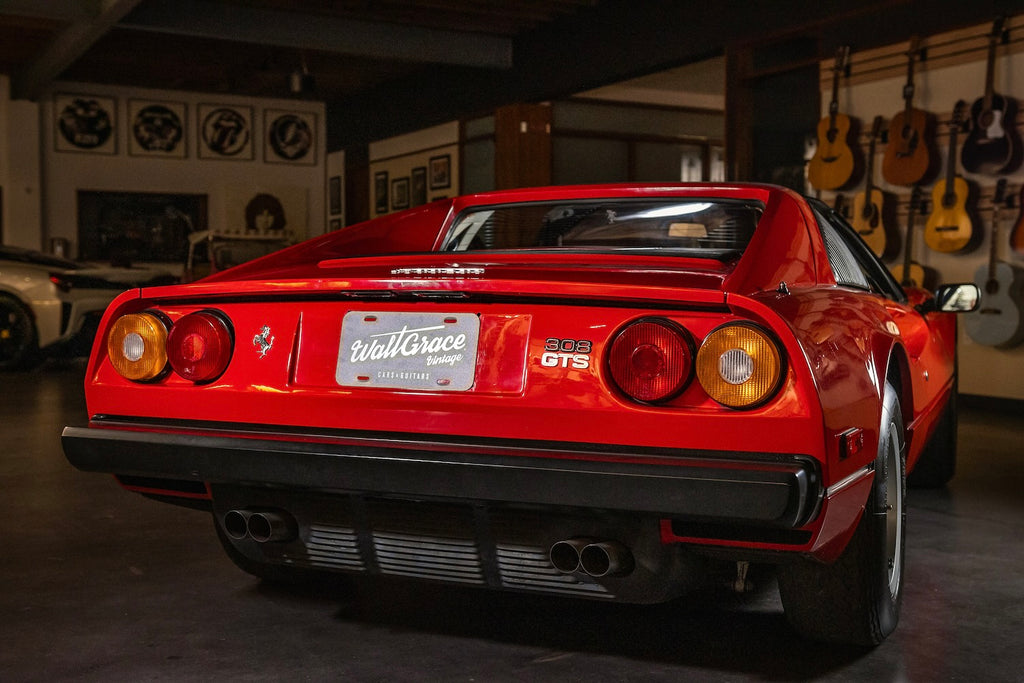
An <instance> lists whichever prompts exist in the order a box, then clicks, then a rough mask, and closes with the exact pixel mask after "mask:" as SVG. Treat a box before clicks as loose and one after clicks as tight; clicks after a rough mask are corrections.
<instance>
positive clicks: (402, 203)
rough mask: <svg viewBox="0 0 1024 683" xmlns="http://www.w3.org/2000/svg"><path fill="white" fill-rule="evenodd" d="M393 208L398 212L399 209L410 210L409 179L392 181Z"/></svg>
mask: <svg viewBox="0 0 1024 683" xmlns="http://www.w3.org/2000/svg"><path fill="white" fill-rule="evenodd" d="M391 208H392V209H394V210H396V211H398V210H399V209H408V208H409V177H408V176H406V177H404V178H395V179H394V180H392V181H391Z"/></svg>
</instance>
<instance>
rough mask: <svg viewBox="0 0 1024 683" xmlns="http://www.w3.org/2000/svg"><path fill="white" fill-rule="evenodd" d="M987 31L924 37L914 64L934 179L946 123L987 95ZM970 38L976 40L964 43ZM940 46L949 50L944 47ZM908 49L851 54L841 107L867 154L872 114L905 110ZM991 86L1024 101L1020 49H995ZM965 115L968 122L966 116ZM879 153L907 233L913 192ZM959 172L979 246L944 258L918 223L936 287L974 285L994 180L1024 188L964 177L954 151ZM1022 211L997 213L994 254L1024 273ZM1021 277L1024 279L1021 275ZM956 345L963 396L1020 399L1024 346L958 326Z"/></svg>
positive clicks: (985, 245)
mask: <svg viewBox="0 0 1024 683" xmlns="http://www.w3.org/2000/svg"><path fill="white" fill-rule="evenodd" d="M1014 21H1015V22H1016V24H1024V16H1021V17H1016V18H1015V19H1014ZM1019 28H1020V27H1018V28H1017V29H1016V30H1019ZM989 30H990V26H989V25H983V26H977V27H973V28H972V29H965V30H963V31H958V32H954V33H951V34H944V35H942V36H931V37H925V38H924V45H925V46H928V45H933V46H936V47H934V48H930V49H929V52H928V54H929V60H928V62H926V63H925V64H923V65H919V66H918V69H917V71H916V74H915V79H914V85H915V93H914V99H913V105H914V106H915V107H917V108H919V109H924V110H925V111H929V112H932V113H934V114H935V115H936V117H937V119H938V121H939V122H940V125H939V127H938V135H937V140H938V148H939V149H938V152H939V155H940V157H941V159H942V162H943V168H942V170H941V171H940V172H939V174H938V176H937V178H938V179H943V178H944V177H945V173H946V168H945V161H946V159H947V151H948V144H947V142H948V127H947V125H945V124H947V123H948V122H949V121H950V119H951V118H952V113H953V108H954V105H955V104H956V102H957V101H958V100H965V101H966V103H967V105H968V107H969V106H970V105H971V103H973V102H974V101H975V100H976V99H978V98H980V97H981V96H982V95H983V94H984V90H985V72H986V47H987V39H986V35H987V34H988V33H989ZM968 34H970V35H971V36H973V37H972V38H970V39H968V38H965V36H967V35H968ZM960 40H964V41H965V44H966V46H967V47H968V48H969V49H971V50H972V52H971V53H970V54H971V56H970V57H968V58H966V59H967V61H964V60H965V58H964V57H963V56H960V57H958V56H957V55H956V54H955V53H956V51H957V49H958V48H957V47H956V46H957V45H958V44H959V43H957V42H956V41H960ZM943 45H948V46H949V47H942V46H943ZM906 49H907V46H906V45H905V44H904V45H899V46H891V47H889V48H880V49H878V50H874V51H871V52H869V53H865V54H858V53H854V54H852V55H851V57H850V64H851V70H852V77H851V78H850V79H849V80H845V81H844V85H843V87H842V88H841V89H840V93H839V109H840V111H841V112H843V113H846V114H848V115H850V116H851V117H856V118H858V119H859V120H860V121H861V124H862V128H863V129H864V130H863V133H862V135H861V139H860V143H861V146H862V148H864V149H865V150H866V148H867V144H868V142H867V138H868V137H869V134H870V130H871V123H872V120H873V119H874V117H875V116H876V115H882V116H884V117H885V122H886V126H887V125H888V121H889V119H890V118H891V117H892V116H893V115H895V114H896V113H897V112H900V111H902V110H903V107H904V100H903V86H904V84H905V83H906V64H907V62H906V58H905V56H904V52H905V51H906ZM944 50H945V51H947V52H949V53H950V55H949V57H948V58H944V57H943V56H942V53H943V51H944ZM886 53H888V54H889V55H890V56H891V59H887V58H886V57H885V56H884V55H885V54H886ZM956 62H959V63H956ZM887 63H888V64H890V65H891V66H888V67H885V73H886V74H887V75H886V77H884V78H878V77H877V76H872V75H871V71H872V70H873V69H876V68H882V67H884V65H885V64H887ZM826 66H827V67H830V66H831V63H827V65H826ZM858 74H859V75H858ZM822 76H823V77H822V86H823V92H822V107H823V108H822V116H827V115H828V109H827V108H828V104H829V100H830V98H831V94H832V93H831V83H832V80H831V71H830V70H829V69H828V68H826V69H825V70H824V72H823V74H822ZM993 88H994V90H995V92H998V93H1003V94H1005V95H1009V96H1015V97H1016V98H1017V99H1018V100H1022V99H1024V51H1020V50H1019V48H1015V49H1014V50H1008V49H1007V48H1006V47H1002V48H1000V49H999V51H998V53H997V59H996V62H995V81H994V84H993ZM967 115H968V116H969V112H968V114H967ZM1018 118H1019V117H1018ZM963 140H964V135H959V138H958V143H959V144H962V142H963ZM884 149H885V148H884V145H882V144H881V143H878V144H877V148H876V157H875V174H874V175H875V178H874V181H875V183H876V185H878V186H880V187H881V189H882V190H884V191H886V192H890V193H892V194H893V195H895V196H896V197H897V198H898V200H899V202H900V204H901V205H902V206H903V211H901V212H900V216H899V224H898V225H897V226H896V227H897V228H898V232H899V234H900V235H901V237H902V236H905V234H906V227H907V226H906V210H905V207H906V206H907V205H908V204H909V197H910V193H911V188H909V187H899V186H894V185H889V184H888V183H886V182H885V180H884V178H883V177H882V173H881V168H882V158H883V154H884ZM956 173H958V174H959V175H962V176H964V177H965V178H967V179H968V180H969V181H970V182H972V183H973V184H974V185H975V186H976V187H977V188H978V190H979V195H980V196H979V198H978V205H979V206H978V211H976V214H977V216H978V218H979V220H978V221H977V222H976V224H975V226H974V229H975V230H980V231H981V233H982V240H981V242H980V244H979V245H978V246H977V248H975V249H973V250H972V251H969V252H957V253H941V252H937V251H932V250H931V249H928V248H927V247H926V246H925V244H924V242H923V230H924V226H925V217H920V218H919V219H918V221H917V222H916V226H917V228H916V239H915V244H914V249H913V256H914V258H915V260H917V261H918V262H920V263H921V264H923V265H924V266H927V267H931V268H934V269H935V270H936V271H938V274H939V281H940V282H972V281H974V279H975V271H976V270H977V269H978V268H979V266H984V265H987V263H988V258H989V247H990V245H991V241H990V240H991V236H992V224H991V220H992V211H991V205H992V204H991V200H992V196H993V194H994V192H993V191H994V188H995V185H996V182H997V181H998V179H999V178H1006V179H1007V181H1008V194H1010V193H1013V194H1014V195H1016V194H1017V193H1020V192H1021V189H1022V186H1024V167H1022V168H1020V169H1018V170H1016V171H1015V172H1014V173H1012V174H1010V175H1000V176H995V175H982V174H970V173H965V172H964V170H963V168H962V166H961V165H960V162H959V152H958V153H957V169H956ZM863 185H864V183H863V181H861V183H860V186H859V187H858V188H854V189H852V190H847V191H846V197H847V199H848V200H849V201H851V202H852V199H853V196H854V194H855V193H856V192H857V191H858V190H860V191H862V190H863ZM933 185H934V181H933V182H932V183H930V184H929V185H926V186H925V187H924V190H925V194H924V196H925V197H927V198H930V196H931V188H932V186H933ZM834 196H835V193H831V192H826V193H824V194H823V199H825V200H826V201H829V202H830V203H831V201H832V198H833V197H834ZM1019 211H1020V207H1019V206H1016V207H1015V208H1014V209H1012V210H1010V209H1006V210H1003V211H1002V212H1001V213H1002V221H1001V229H1000V239H999V243H998V244H997V249H998V253H999V257H1000V258H1001V259H1002V260H1004V261H1008V262H1011V263H1013V264H1014V265H1016V266H1018V267H1021V268H1024V255H1022V254H1018V253H1016V252H1013V251H1012V250H1011V249H1010V248H1009V233H1010V230H1011V229H1012V228H1013V225H1014V222H1015V220H1016V218H1017V216H1018V215H1019V214H1018V212H1019ZM897 263H902V252H901V253H900V255H899V256H898V257H897V258H895V259H893V261H892V262H891V265H895V264H897ZM1021 274H1022V275H1024V271H1022V273H1021ZM1017 303H1018V307H1019V308H1021V309H1022V310H1024V301H1018V302H1017ZM961 322H962V319H961ZM959 341H960V391H961V392H963V393H965V394H975V395H979V396H993V397H997V398H1010V399H1024V345H1019V346H1016V347H1014V348H1011V349H999V348H992V347H988V346H982V345H980V344H978V343H976V342H974V341H973V340H972V339H971V338H970V336H968V335H967V334H966V332H965V325H963V324H961V325H960V338H959Z"/></svg>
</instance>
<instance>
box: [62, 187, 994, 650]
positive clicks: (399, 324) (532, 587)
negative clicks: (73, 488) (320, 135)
mask: <svg viewBox="0 0 1024 683" xmlns="http://www.w3.org/2000/svg"><path fill="white" fill-rule="evenodd" d="M977 299H978V290H977V288H976V287H975V286H974V285H950V286H946V287H943V288H941V289H939V291H938V292H935V293H927V292H924V291H921V290H917V289H913V290H907V291H904V290H903V289H901V288H900V286H899V285H898V284H897V283H896V282H895V281H894V280H893V278H892V277H891V276H890V274H889V273H888V271H887V270H886V269H885V268H884V267H883V265H882V264H881V263H880V262H879V261H878V260H877V259H876V258H875V257H874V255H873V254H872V253H871V252H870V250H869V249H868V248H867V247H866V246H865V245H864V244H863V242H862V241H861V240H860V238H859V237H858V236H857V235H856V234H855V233H854V231H853V230H852V229H851V228H850V227H849V226H848V225H847V224H846V223H845V222H844V221H843V220H842V219H841V218H840V217H839V216H838V215H836V214H835V213H834V212H832V211H831V210H830V209H829V208H828V207H827V206H825V205H824V204H822V203H820V202H818V201H815V200H810V199H806V198H804V197H801V196H799V195H797V194H795V193H793V192H791V191H789V190H786V189H783V188H779V187H773V186H765V185H739V184H736V185H704V184H690V185H649V186H636V185H610V186H594V187H554V188H544V189H529V190H514V191H505V192H494V193H488V194H480V195H474V196H469V197H460V198H456V199H449V200H443V201H439V202H434V203H432V204H429V205H426V206H423V207H419V208H416V209H412V210H409V211H405V212H402V213H398V214H394V215H390V216H385V217H383V218H379V219H376V220H373V221H369V222H367V223H363V224H360V225H357V226H353V227H350V228H346V229H343V230H341V231H338V232H334V233H330V234H327V235H324V236H322V237H319V238H316V239H313V240H310V241H307V242H304V243H302V244H299V245H296V246H294V247H290V248H288V249H285V250H283V251H281V252H278V253H276V254H272V255H270V256H267V257H264V258H262V259H258V260H256V261H252V262H250V263H247V264H244V265H241V266H239V267H236V268H234V269H231V270H228V271H225V272H223V273H219V274H216V275H214V276H211V277H209V278H207V279H205V280H202V281H199V282H196V283H191V284H187V285H178V286H169V287H154V288H143V289H137V290H133V291H131V292H129V293H126V294H124V295H122V296H120V297H119V298H118V299H116V300H115V301H114V302H113V303H112V304H111V306H110V308H109V309H108V310H107V312H106V314H105V316H104V318H103V321H102V323H101V327H100V332H99V335H98V337H97V342H98V343H97V344H96V345H95V350H94V352H93V355H92V358H91V360H90V362H89V366H88V370H87V376H86V398H87V403H88V413H89V421H88V426H79V427H67V428H66V429H65V430H64V433H63V445H64V450H65V453H66V455H67V457H68V459H69V460H70V461H71V463H72V464H74V465H75V466H76V467H78V468H80V469H83V470H88V471H100V472H111V473H114V474H115V475H117V478H118V480H119V481H120V483H121V484H122V485H123V486H124V487H125V488H127V489H129V490H132V491H137V492H139V493H142V494H145V495H147V496H150V497H153V498H156V499H158V500H163V501H166V502H170V503H177V504H182V505H188V506H201V507H203V508H206V509H209V510H211V512H212V515H213V518H214V520H215V523H216V528H217V532H218V534H219V536H220V538H221V540H222V542H223V544H224V547H225V549H226V550H227V553H228V555H230V556H231V558H232V559H233V560H234V561H235V562H236V563H237V564H238V565H239V566H240V567H242V568H243V569H245V570H247V571H249V572H251V573H253V574H255V575H257V576H260V577H264V578H268V579H274V580H277V579H282V580H288V579H295V578H303V577H305V576H307V575H309V574H310V573H315V572H321V571H341V572H364V573H376V574H388V575H402V576H411V577H417V578H420V579H427V580H432V581H448V582H457V583H461V584H473V585H479V586H487V587H491V588H498V589H511V590H522V591H538V592H547V593H558V594H563V595H574V596H580V597H587V598H594V599H602V600H621V601H630V602H655V601H662V600H666V599H669V598H672V597H675V596H677V595H679V594H680V593H681V592H683V591H684V590H686V589H687V588H691V587H693V586H695V585H698V584H699V583H701V582H702V581H705V580H707V579H708V578H709V577H712V576H715V577H716V578H717V577H719V576H720V575H719V574H718V572H720V571H721V570H722V569H723V568H728V570H729V572H730V574H731V575H732V576H733V577H738V579H737V581H736V582H737V583H738V584H739V585H742V584H743V580H742V579H743V576H744V574H745V572H746V568H747V567H749V566H750V564H749V563H751V562H754V563H770V564H774V565H778V576H779V586H780V591H781V597H782V602H783V604H784V607H785V610H786V614H787V616H788V618H789V620H790V622H791V623H792V624H793V625H794V626H795V627H796V629H797V630H798V631H800V632H801V633H803V634H805V635H807V636H810V637H813V638H819V639H825V640H834V641H841V642H854V643H862V644H875V643H878V642H880V641H881V640H882V639H884V638H885V637H886V636H887V635H888V634H889V633H890V632H891V631H892V630H893V629H894V628H895V625H896V621H897V619H898V616H899V610H900V602H901V597H902V582H903V576H904V571H903V570H904V538H905V536H904V529H905V520H906V508H905V504H904V501H905V482H906V476H907V473H913V475H914V476H915V477H916V478H918V479H919V480H920V481H921V482H922V483H923V484H931V485H941V484H943V483H945V481H947V480H948V479H949V477H951V476H952V474H953V469H954V464H955V443H956V412H955V397H956V375H955V368H956V347H955V337H956V335H955V332H956V322H955V317H954V316H952V315H950V313H951V312H956V311H966V310H970V309H972V308H973V307H974V306H975V305H976V302H977Z"/></svg>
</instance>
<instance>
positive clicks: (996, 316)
mask: <svg viewBox="0 0 1024 683" xmlns="http://www.w3.org/2000/svg"><path fill="white" fill-rule="evenodd" d="M1005 192H1006V179H1005V178H1001V179H1000V180H999V183H998V184H997V185H996V193H995V198H994V199H993V200H992V244H991V246H990V247H989V257H988V265H982V266H979V267H978V270H977V272H976V273H975V274H974V281H975V283H976V284H977V285H978V288H979V289H980V290H981V291H982V297H981V306H979V308H978V310H976V311H974V312H973V313H970V314H968V315H967V316H965V318H964V325H965V326H966V328H967V334H968V335H969V336H970V337H971V339H973V340H974V341H976V342H978V343H979V344H983V345H985V346H998V347H1002V348H1006V347H1009V346H1014V345H1016V344H1017V343H1019V342H1020V341H1021V339H1024V327H1022V326H1021V315H1020V307H1019V305H1018V303H1017V302H1018V301H1020V293H1021V279H1020V277H1019V274H1020V271H1019V270H1018V269H1016V268H1014V267H1013V266H1011V265H1010V264H1009V263H1004V262H1002V261H1000V260H999V253H998V252H999V221H1000V217H999V210H1000V207H1001V205H1002V204H1003V202H1004V201H1005V199H1004V196H1003V195H1004V193H1005Z"/></svg>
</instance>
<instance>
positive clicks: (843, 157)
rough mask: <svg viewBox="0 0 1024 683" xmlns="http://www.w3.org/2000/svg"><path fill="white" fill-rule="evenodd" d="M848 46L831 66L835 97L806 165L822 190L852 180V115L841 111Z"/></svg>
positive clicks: (811, 180) (853, 159)
mask: <svg viewBox="0 0 1024 683" xmlns="http://www.w3.org/2000/svg"><path fill="white" fill-rule="evenodd" d="M849 52H850V48H849V46H843V47H840V48H839V50H838V51H837V52H836V59H835V64H833V66H832V100H831V102H829V105H828V116H826V117H824V118H822V119H821V120H820V121H818V146H817V148H816V149H815V151H814V156H813V157H811V160H810V162H809V163H808V166H807V181H808V182H809V183H810V184H811V185H813V186H814V187H815V188H817V189H819V190H834V189H836V188H839V187H842V186H844V185H846V184H847V183H849V182H850V181H851V180H852V179H853V173H854V169H855V168H856V159H855V157H854V155H853V148H852V147H851V146H850V143H849V138H850V131H851V128H852V125H853V124H852V122H851V120H850V117H849V116H847V115H846V114H841V113H839V76H840V74H841V73H843V72H844V71H845V70H846V59H847V57H848V55H849Z"/></svg>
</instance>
